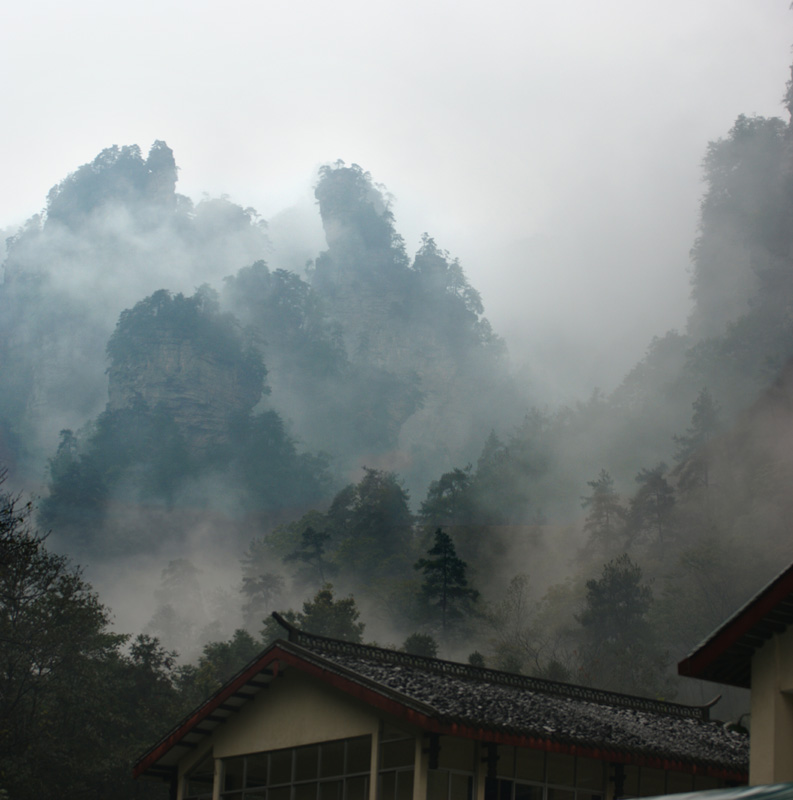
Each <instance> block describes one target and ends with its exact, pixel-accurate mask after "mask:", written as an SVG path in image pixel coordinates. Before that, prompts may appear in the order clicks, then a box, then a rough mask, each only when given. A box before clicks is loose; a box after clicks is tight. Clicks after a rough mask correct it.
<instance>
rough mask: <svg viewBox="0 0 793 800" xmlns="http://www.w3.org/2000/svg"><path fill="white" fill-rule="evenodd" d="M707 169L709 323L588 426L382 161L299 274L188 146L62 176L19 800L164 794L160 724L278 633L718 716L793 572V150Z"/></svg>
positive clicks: (6, 752)
mask: <svg viewBox="0 0 793 800" xmlns="http://www.w3.org/2000/svg"><path fill="white" fill-rule="evenodd" d="M786 97H787V102H788V105H789V107H793V84H790V85H789V86H788V92H787V96H786ZM789 110H791V108H789ZM703 149H704V150H705V157H704V161H703V177H704V195H703V199H702V205H701V213H700V219H699V229H698V234H697V237H696V240H695V241H694V242H693V243H692V269H691V277H692V308H691V314H690V319H689V323H688V325H687V326H686V328H685V330H680V331H666V332H664V331H659V332H658V335H657V336H656V337H655V338H654V339H653V340H652V341H650V342H649V343H648V344H647V349H646V353H645V356H644V357H643V358H642V359H641V360H640V361H639V363H637V364H636V365H635V366H634V367H633V368H632V369H630V370H629V371H628V373H627V374H626V375H625V377H624V379H623V380H622V381H621V383H620V384H619V385H618V386H617V387H616V388H615V389H614V390H613V391H610V392H608V393H607V392H604V391H601V390H600V389H597V388H594V387H593V390H592V392H591V394H590V395H589V396H587V397H584V398H581V399H580V400H578V401H577V402H570V403H569V404H567V405H560V406H557V407H547V406H539V405H538V404H537V403H536V401H535V398H533V397H532V396H531V394H530V390H529V389H528V388H526V387H525V386H524V385H522V383H521V382H520V380H519V379H518V378H516V377H515V376H514V375H513V374H512V373H511V371H510V364H509V359H508V350H507V343H506V342H504V341H503V340H502V339H501V338H500V337H499V336H498V334H497V333H496V332H494V331H493V329H492V327H491V325H490V324H489V322H488V320H487V318H486V317H485V315H484V311H485V309H484V303H483V300H482V298H481V297H480V295H479V293H478V291H477V289H476V288H475V287H474V286H472V285H471V284H470V283H469V281H468V279H467V278H466V275H465V271H464V269H463V266H462V265H461V264H460V262H459V260H458V259H456V258H455V257H454V256H453V255H452V254H451V253H450V252H448V251H446V250H445V249H444V247H445V246H448V245H450V244H451V243H446V242H439V241H436V240H435V239H434V238H433V236H432V235H431V233H430V232H428V233H426V234H424V236H422V237H421V239H420V241H418V242H413V243H408V242H405V241H404V239H403V238H402V236H401V235H400V233H399V228H398V224H397V217H396V211H395V209H396V204H395V202H394V201H393V199H392V198H391V197H390V195H389V194H388V192H387V190H386V189H385V187H383V186H382V185H380V184H378V183H376V181H375V179H374V178H373V176H371V175H370V174H369V173H368V172H366V171H365V170H364V169H363V168H362V167H360V166H358V165H355V164H353V165H347V164H345V163H343V162H336V163H334V164H330V165H326V166H324V167H323V168H322V169H320V171H319V174H318V175H317V181H316V186H315V197H316V200H317V213H318V214H319V218H320V220H321V222H322V226H323V228H324V232H325V249H324V250H322V251H320V252H316V253H313V254H312V257H311V259H310V260H309V262H308V263H306V264H304V266H303V267H302V268H300V269H297V268H295V269H294V270H287V269H283V268H274V267H273V266H272V265H271V263H273V264H274V263H278V264H284V263H290V264H295V263H297V256H295V255H294V254H291V255H290V254H286V255H285V256H284V257H283V258H281V259H280V260H278V261H273V259H272V258H271V256H272V253H273V245H272V243H271V242H270V241H269V239H268V236H267V224H266V222H265V221H264V220H262V219H261V218H260V217H259V215H258V214H257V212H256V211H255V210H254V209H251V208H242V207H240V206H238V205H236V204H235V203H233V202H232V201H231V200H230V199H228V198H227V197H220V198H209V197H207V198H205V199H203V200H201V201H200V202H197V203H194V202H193V201H191V200H190V199H189V198H187V197H184V196H183V195H180V194H179V193H178V192H177V191H176V186H177V177H178V171H177V166H176V160H175V158H174V154H173V153H172V151H171V150H170V148H169V147H168V146H167V145H166V144H165V143H164V142H161V141H158V142H155V143H154V145H153V146H152V147H151V149H150V150H149V152H148V154H147V155H145V156H144V154H143V152H142V151H141V150H140V148H139V147H138V146H135V145H131V146H123V147H118V146H113V147H109V148H108V149H106V150H104V151H102V152H101V153H100V154H99V155H98V156H97V157H96V158H95V159H94V160H93V161H92V162H91V163H89V164H85V165H83V166H81V167H78V168H77V169H76V170H75V171H74V172H73V173H71V174H70V175H68V176H67V177H66V178H65V179H64V180H62V181H61V182H60V183H58V184H57V185H56V186H55V187H54V188H53V189H52V191H51V192H50V193H49V195H48V196H47V199H46V206H45V208H44V210H43V212H42V213H41V214H40V215H38V216H36V217H34V218H32V219H31V220H29V221H28V222H27V223H26V224H25V225H24V226H23V227H22V228H21V229H20V230H18V231H17V232H15V233H14V234H13V235H12V236H11V238H10V239H9V241H8V245H7V252H6V257H5V261H4V263H3V282H2V285H0V364H1V365H2V382H0V464H4V465H5V468H7V473H5V472H4V473H3V475H4V476H5V475H6V474H7V479H6V483H5V485H4V487H3V489H8V490H9V491H7V492H6V493H4V494H2V495H0V548H2V549H1V550H0V554H2V560H1V561H0V584H1V585H2V588H3V592H2V594H0V636H2V643H3V647H2V648H0V652H2V654H3V656H2V657H3V659H4V668H3V670H2V672H1V673H0V682H1V683H2V685H0V690H1V691H0V703H2V704H3V708H1V709H0V712H2V713H0V717H1V718H3V719H4V720H8V721H10V724H9V725H7V726H0V789H5V790H6V791H8V792H9V793H10V794H11V796H13V797H19V798H26V797H41V796H55V794H57V795H58V796H64V797H66V796H80V797H89V798H90V797H97V798H98V797H103V796H106V795H107V793H108V790H107V787H108V786H111V785H112V786H113V793H115V794H118V795H119V796H122V797H126V796H131V795H132V789H131V788H130V786H129V783H128V782H125V779H123V778H121V777H119V776H120V775H122V774H124V775H126V769H127V763H128V761H129V759H130V758H131V757H132V756H134V751H135V749H136V748H138V749H139V748H142V747H143V746H145V745H146V744H149V743H150V741H151V737H152V736H153V735H154V734H155V733H161V732H162V730H161V728H162V726H160V725H158V726H157V731H156V732H155V731H152V730H151V726H150V722H151V719H152V715H151V708H152V707H153V705H154V704H156V705H157V708H158V709H159V711H160V714H159V715H158V717H157V718H158V719H160V720H162V719H165V718H167V719H168V720H175V719H176V718H178V716H179V715H180V714H182V713H184V712H185V711H187V710H188V709H189V707H190V706H191V704H195V703H198V702H200V700H201V699H202V698H203V697H204V696H206V694H208V693H209V692H211V691H214V689H216V688H217V687H218V686H219V685H220V684H222V682H223V681H224V680H225V679H226V678H227V677H228V676H229V675H230V674H233V673H234V672H235V671H236V670H237V669H239V668H240V666H241V665H242V664H243V663H244V662H245V661H246V660H247V659H250V658H251V657H252V656H253V655H254V654H255V653H256V652H257V651H258V649H260V648H261V647H263V646H265V644H267V643H268V642H270V641H272V640H273V638H276V637H278V636H283V635H284V633H283V628H282V627H281V626H279V625H278V624H277V622H276V620H275V619H274V618H273V617H271V613H272V612H273V611H276V612H279V613H280V614H281V615H282V619H284V620H286V621H287V623H289V624H295V625H298V626H304V627H306V629H308V630H311V631H313V632H315V633H318V634H320V635H327V636H335V637H339V638H344V639H349V640H351V641H371V642H376V643H378V644H380V645H385V646H390V647H399V648H403V649H405V650H406V651H407V652H412V653H415V654H418V655H433V654H437V655H439V656H441V657H444V658H458V659H461V660H470V662H471V663H476V664H478V665H480V666H487V667H493V668H496V669H507V670H512V671H516V672H523V673H526V674H532V675H536V676H540V677H544V678H548V679H553V680H568V681H575V682H579V683H587V684H591V685H595V686H603V687H606V688H609V687H610V688H619V689H621V690H628V691H630V692H634V693H637V694H642V695H647V696H663V697H672V696H676V697H677V698H678V699H680V700H683V701H687V700H692V701H696V702H701V701H704V700H706V699H709V698H703V697H702V696H701V690H700V688H699V687H697V686H695V685H688V686H684V685H682V684H680V683H679V682H678V681H677V680H676V678H675V676H674V674H673V669H672V668H673V665H674V663H675V661H676V660H678V659H679V658H680V657H682V656H683V655H685V653H686V651H687V649H688V648H691V647H692V646H693V645H694V644H695V643H696V642H698V641H699V640H700V639H701V638H702V637H703V636H704V635H706V634H707V633H708V632H709V630H711V629H712V628H713V627H714V626H715V625H717V624H718V623H720V622H721V621H722V620H723V619H724V618H725V617H726V616H727V615H728V614H729V613H730V612H731V611H733V610H734V609H735V608H736V607H737V606H738V605H739V604H740V603H741V602H742V601H743V600H745V599H746V598H747V597H748V596H750V595H751V594H752V593H753V592H754V591H756V590H757V589H758V587H759V586H761V585H762V584H763V583H764V582H765V581H766V580H767V579H768V578H769V577H771V576H772V575H773V574H774V573H775V572H777V571H778V570H779V569H780V568H781V567H782V566H783V565H784V564H786V563H788V562H789V561H790V560H791V559H792V558H793V548H792V547H791V540H790V535H789V526H788V524H787V521H788V520H789V519H790V517H791V515H793V499H791V497H792V496H791V493H790V490H789V489H790V485H791V482H792V481H793V457H791V452H793V451H792V450H791V448H790V446H789V442H790V441H791V437H793V413H792V412H791V409H793V360H791V359H793V329H792V328H791V324H792V323H791V320H792V319H793V315H792V314H791V308H793V256H792V255H791V254H793V191H792V189H793V161H791V158H790V153H791V152H793V128H791V125H790V124H789V123H788V122H787V121H783V120H781V119H777V118H771V119H766V118H762V117H749V116H743V115H741V116H739V117H738V118H737V120H736V122H735V124H734V125H733V126H732V128H731V129H730V130H729V131H726V132H725V134H724V136H723V137H722V138H720V139H718V140H717V141H714V142H711V143H710V144H709V145H707V146H705V143H704V142H703ZM383 177H387V176H383ZM301 252H302V251H301ZM531 266H532V268H533V269H536V270H540V271H541V270H542V269H543V264H542V263H537V264H532V265H531ZM541 346H542V345H541V343H539V342H538V343H536V347H538V348H539V347H541ZM28 487H34V488H36V489H37V491H38V494H39V497H38V498H37V499H36V501H35V503H34V502H33V501H32V500H31V501H30V502H29V501H28V500H27V499H26V498H27V494H24V495H22V494H18V493H16V492H17V489H19V490H21V489H22V488H28ZM11 489H13V491H11ZM49 531H51V532H50V533H47V532H49ZM72 559H75V561H74V562H73V561H72ZM77 563H84V564H86V565H87V566H86V572H85V573H82V572H81V571H80V569H79V568H78V567H77V566H76V564H77ZM120 575H122V576H123V579H122V578H120V577H119V576H120ZM94 583H95V584H96V585H97V586H101V587H102V590H101V591H102V592H105V591H115V592H116V594H115V595H114V596H115V597H119V598H127V599H129V598H133V599H132V600H131V601H130V605H134V607H135V622H134V625H136V626H137V630H138V631H140V633H138V634H137V636H136V635H135V634H134V633H133V634H129V632H128V631H117V630H115V628H114V627H113V623H112V619H113V618H112V613H113V612H111V609H110V608H108V607H107V606H105V605H104V601H103V600H102V599H101V598H100V596H99V595H98V594H97V591H95V590H94V588H92V586H93V584H94ZM127 584H129V588H128V589H126V586H127ZM133 584H134V586H133ZM125 591H127V594H125V593H124V592H125ZM122 610H123V609H122ZM113 611H116V610H115V609H114V610H113ZM134 625H133V627H134ZM626 653H629V654H630V658H627V659H626V658H625V654H626ZM56 697H57V702H56V701H55V698H56ZM102 698H113V700H112V703H111V702H109V701H108V702H104V701H103V700H102ZM727 702H728V703H731V704H732V705H728V704H725V706H724V708H725V709H726V710H725V712H724V713H725V715H726V714H730V713H732V712H731V709H737V710H743V708H742V707H741V705H740V704H741V703H742V702H743V699H742V698H741V697H739V696H734V697H733V698H732V699H730V700H729V701H727ZM89 716H90V718H91V722H92V724H91V725H83V724H82V721H83V720H85V719H87V718H88V717H89ZM121 718H123V719H124V720H126V721H127V723H125V726H121V727H123V730H122V729H121V728H120V727H119V726H118V725H117V721H118V720H119V719H121ZM166 727H167V726H166ZM111 729H112V734H108V733H107V732H108V730H111ZM55 738H57V740H58V741H59V742H62V743H67V745H68V747H67V748H66V750H58V749H55V748H50V747H49V743H50V742H51V741H53V740H54V739H55ZM99 739H102V740H103V741H105V742H111V743H112V747H111V750H110V751H109V754H108V759H107V762H106V763H105V762H103V763H98V762H96V761H95V760H92V759H91V758H90V757H89V754H90V753H91V752H94V751H95V749H96V748H95V743H96V741H98V740H99ZM75 764H80V765H81V767H80V769H79V770H76V769H75ZM85 764H90V769H86V767H85ZM53 785H58V786H59V789H60V791H59V792H55V794H53V790H52V788H51V787H52V786H53ZM64 787H68V792H67V791H66V789H65V788H64ZM136 796H138V795H136ZM139 796H144V795H142V794H140V795H139ZM147 796H148V795H147ZM152 796H154V795H152Z"/></svg>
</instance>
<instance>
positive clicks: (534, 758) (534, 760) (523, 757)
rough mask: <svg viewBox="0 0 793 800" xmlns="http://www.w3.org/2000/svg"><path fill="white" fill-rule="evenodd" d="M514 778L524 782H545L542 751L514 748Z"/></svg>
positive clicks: (543, 754)
mask: <svg viewBox="0 0 793 800" xmlns="http://www.w3.org/2000/svg"><path fill="white" fill-rule="evenodd" d="M515 751H516V752H515V777H516V778H520V779H521V780H524V781H537V782H538V783H539V782H541V781H544V780H545V753H544V752H543V751H542V750H526V749H525V748H523V747H516V748H515Z"/></svg>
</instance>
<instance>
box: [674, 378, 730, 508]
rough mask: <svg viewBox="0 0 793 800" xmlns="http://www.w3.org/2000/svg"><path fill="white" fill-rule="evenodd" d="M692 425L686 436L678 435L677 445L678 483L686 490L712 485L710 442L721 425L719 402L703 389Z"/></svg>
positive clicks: (695, 408) (676, 438)
mask: <svg viewBox="0 0 793 800" xmlns="http://www.w3.org/2000/svg"><path fill="white" fill-rule="evenodd" d="M693 408H694V413H693V415H692V417H691V426H690V427H689V428H688V429H687V430H686V433H685V435H683V436H675V437H674V442H675V444H676V445H677V451H676V453H675V461H676V462H677V464H678V466H677V468H676V470H675V473H676V474H677V475H678V486H679V487H680V489H681V491H683V492H687V491H691V490H693V489H697V488H705V489H707V488H708V486H709V484H710V461H711V458H712V455H711V454H710V453H709V452H708V448H707V446H708V444H709V443H710V441H711V439H713V437H714V436H715V435H716V434H717V433H718V432H719V430H720V428H721V419H720V413H719V411H720V410H719V404H718V403H717V402H716V401H715V400H714V399H713V397H711V394H710V392H709V391H708V390H707V389H705V388H703V389H702V391H701V392H700V393H699V395H697V399H696V400H695V401H694V404H693Z"/></svg>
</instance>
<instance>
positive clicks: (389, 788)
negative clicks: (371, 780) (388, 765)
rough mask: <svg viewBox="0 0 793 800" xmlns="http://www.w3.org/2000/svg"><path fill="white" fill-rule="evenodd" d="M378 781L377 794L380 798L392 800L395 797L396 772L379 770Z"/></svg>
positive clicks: (381, 799)
mask: <svg viewBox="0 0 793 800" xmlns="http://www.w3.org/2000/svg"><path fill="white" fill-rule="evenodd" d="M379 782H380V791H379V792H378V793H377V796H378V797H379V798H380V800H394V798H395V797H396V772H381V773H380V776H379Z"/></svg>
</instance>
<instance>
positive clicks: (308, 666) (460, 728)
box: [134, 645, 749, 782]
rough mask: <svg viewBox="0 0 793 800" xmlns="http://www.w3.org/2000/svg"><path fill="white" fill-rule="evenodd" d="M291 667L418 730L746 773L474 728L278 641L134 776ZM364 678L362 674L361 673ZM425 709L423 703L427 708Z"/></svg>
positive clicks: (727, 775)
mask: <svg viewBox="0 0 793 800" xmlns="http://www.w3.org/2000/svg"><path fill="white" fill-rule="evenodd" d="M280 662H282V663H284V664H287V665H290V666H293V667H295V668H296V669H298V670H300V671H301V672H303V673H305V674H307V675H311V676H313V677H315V678H317V679H318V680H320V681H322V682H323V683H325V684H327V685H329V686H332V687H334V688H335V689H338V690H339V691H341V692H344V693H345V694H347V695H349V696H351V697H355V698H357V699H358V700H361V701H362V702H363V703H365V704H366V705H368V706H370V707H371V708H375V709H378V710H379V711H383V712H385V713H387V714H391V715H392V716H394V717H396V718H397V719H402V720H405V721H406V722H409V723H410V724H412V725H415V726H416V727H418V728H421V729H422V730H425V731H428V732H430V733H438V734H444V735H447V736H457V737H462V738H465V739H473V740H474V741H478V742H489V743H493V744H502V745H514V746H517V747H527V748H529V749H533V750H544V751H546V752H555V753H568V754H571V755H580V756H585V757H587V758H596V759H598V760H600V761H613V762H617V763H620V764H635V765H639V766H648V767H656V768H661V769H667V770H675V771H678V772H684V773H689V774H694V775H707V776H709V777H714V778H722V779H726V780H735V781H742V782H746V781H748V779H749V775H748V773H746V772H740V771H735V770H728V769H719V768H716V767H709V766H703V765H697V764H690V763H684V762H677V761H671V760H669V759H663V758H658V757H654V756H645V755H637V754H633V753H629V752H623V751H620V750H609V749H606V748H602V747H588V746H582V745H578V744H567V743H563V742H556V741H553V740H551V739H543V738H539V737H531V736H525V735H520V734H512V733H506V732H501V731H496V730H493V729H490V728H481V727H480V728H476V727H472V726H468V725H464V724H461V723H459V722H445V721H442V720H439V719H437V718H435V717H432V716H430V715H429V714H428V713H424V712H422V711H421V710H419V709H417V708H413V707H411V706H408V705H405V704H404V703H402V702H400V701H399V700H396V699H394V698H393V697H389V696H387V695H386V694H384V693H383V692H381V691H378V690H376V689H375V688H373V687H374V686H375V685H376V684H374V682H372V686H371V687H370V686H367V685H366V684H365V683H364V682H360V680H352V679H350V678H347V677H344V676H343V675H340V674H338V673H337V672H335V671H332V670H329V669H326V668H325V667H323V666H320V665H318V664H313V663H311V662H307V661H305V660H304V659H303V658H301V657H300V656H299V655H295V654H294V653H290V652H288V651H286V650H283V649H281V647H279V646H278V645H275V646H274V647H273V648H271V649H270V650H268V651H267V652H266V653H265V654H264V655H263V656H262V657H261V658H260V659H259V660H258V661H257V662H255V663H254V664H252V665H251V667H249V668H248V669H247V670H246V671H245V672H244V673H242V674H241V675H240V676H239V677H238V678H237V679H236V680H235V681H234V682H233V683H231V684H229V685H228V686H226V687H224V688H223V689H222V690H221V691H220V692H219V693H218V694H216V695H215V696H214V697H213V698H211V700H209V701H208V702H207V703H205V704H204V705H203V706H201V708H199V709H198V710H197V711H196V712H195V713H194V714H193V715H192V716H190V717H189V718H188V719H186V720H185V721H184V722H183V723H182V725H181V726H180V727H179V728H178V729H177V730H175V731H174V732H173V733H171V734H170V735H169V736H168V737H166V738H165V739H164V740H163V741H162V742H160V744H159V745H157V747H156V748H155V749H154V750H152V751H151V752H150V753H149V754H147V755H146V756H144V758H143V759H142V760H141V761H139V762H138V764H136V766H135V770H134V776H135V777H138V776H139V775H141V774H143V773H144V772H145V771H146V770H147V769H148V768H149V767H150V766H152V765H153V764H155V763H156V762H157V761H158V760H159V759H160V758H162V757H163V756H164V755H165V754H166V753H167V752H168V751H169V750H170V749H171V748H172V747H173V746H174V745H175V744H177V743H178V742H179V741H180V740H181V739H182V738H183V737H184V736H186V735H187V734H188V733H189V732H190V730H191V729H192V728H193V727H195V726H196V725H197V724H198V723H199V722H201V720H202V719H204V717H206V716H207V715H208V714H210V713H211V712H212V711H213V710H214V709H215V708H217V706H219V705H220V704H221V703H222V702H223V701H224V700H225V699H227V698H228V697H229V696H230V695H231V694H233V693H234V692H235V691H236V690H237V689H238V688H239V687H240V686H242V685H244V684H245V683H246V682H247V681H248V680H250V678H252V677H253V676H254V675H256V674H257V673H258V672H259V671H261V670H262V669H264V668H265V667H268V666H270V665H271V664H272V665H273V670H274V674H275V675H277V674H278V668H279V663H280ZM362 680H364V681H365V679H362ZM428 710H429V709H428Z"/></svg>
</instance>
